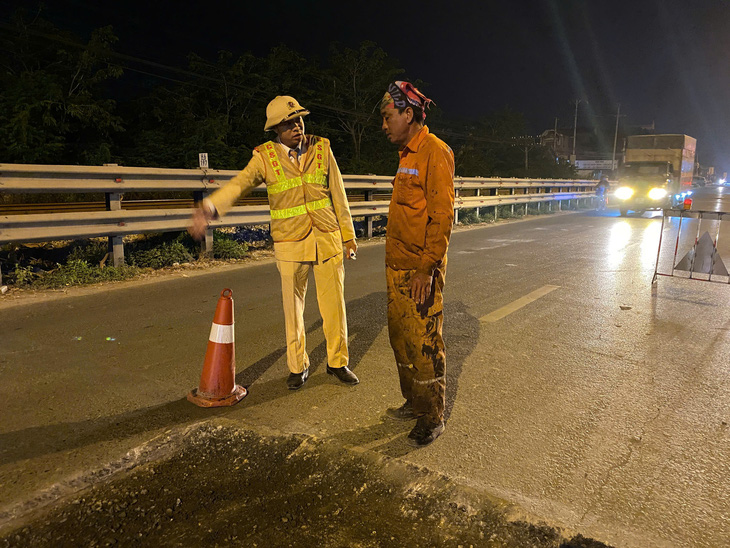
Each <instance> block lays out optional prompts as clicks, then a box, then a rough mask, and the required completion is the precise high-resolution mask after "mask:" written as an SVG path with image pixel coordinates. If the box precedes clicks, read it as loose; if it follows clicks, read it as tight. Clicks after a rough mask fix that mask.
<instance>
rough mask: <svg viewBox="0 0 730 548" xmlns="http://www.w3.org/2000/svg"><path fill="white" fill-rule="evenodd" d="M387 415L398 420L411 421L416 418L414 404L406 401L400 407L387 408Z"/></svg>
mask: <svg viewBox="0 0 730 548" xmlns="http://www.w3.org/2000/svg"><path fill="white" fill-rule="evenodd" d="M385 416H386V417H388V418H389V419H394V420H397V421H410V420H413V419H415V418H416V416H415V415H414V414H413V405H412V404H411V402H409V401H406V403H404V404H403V405H401V406H400V407H390V408H388V409H386V410H385Z"/></svg>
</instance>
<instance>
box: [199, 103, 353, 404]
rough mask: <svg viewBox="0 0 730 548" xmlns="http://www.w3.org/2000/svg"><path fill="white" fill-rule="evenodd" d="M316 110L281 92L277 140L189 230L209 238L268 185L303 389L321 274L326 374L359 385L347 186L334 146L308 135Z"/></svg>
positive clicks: (272, 112) (207, 203) (290, 341)
mask: <svg viewBox="0 0 730 548" xmlns="http://www.w3.org/2000/svg"><path fill="white" fill-rule="evenodd" d="M308 114H309V111H308V110H306V109H305V108H303V107H302V106H301V105H300V104H299V103H298V102H297V100H296V99H294V98H293V97H289V96H286V95H283V96H277V97H276V98H274V99H273V100H272V101H271V102H270V103H269V105H268V106H267V107H266V125H265V126H264V130H265V131H270V130H273V131H274V132H276V134H277V137H276V139H275V140H274V141H269V142H267V143H264V144H262V145H260V146H258V147H256V148H255V149H254V151H253V158H251V161H250V162H249V163H248V165H247V166H246V167H245V168H244V169H243V171H241V172H240V173H239V174H238V175H236V176H235V177H234V178H233V179H231V180H230V181H229V182H228V183H226V184H225V185H224V186H223V187H222V188H220V189H219V190H217V191H216V192H214V193H213V194H211V195H210V197H209V198H206V199H204V200H203V202H202V204H201V207H199V208H197V209H195V211H194V212H193V225H192V227H191V228H190V233H191V235H192V236H193V237H195V238H196V239H201V238H203V236H204V235H205V231H206V229H207V227H208V223H209V222H210V221H211V220H212V219H216V218H218V217H219V216H222V215H225V214H226V212H228V211H229V210H230V209H231V207H232V206H233V204H234V202H235V201H236V200H237V199H238V197H239V196H242V195H246V194H248V193H249V192H250V191H251V190H252V189H253V188H255V187H257V186H258V185H259V184H261V183H266V190H267V193H268V197H269V207H270V212H271V236H272V238H273V240H274V256H275V258H276V266H277V268H278V270H279V273H280V275H281V292H282V298H283V303H284V320H285V326H286V360H287V365H288V367H289V371H290V374H289V377H288V378H287V381H286V382H287V386H288V388H289V389H290V390H296V389H298V388H300V387H301V386H302V385H303V384H304V383H305V382H306V380H307V378H308V376H309V356H308V355H307V351H306V346H305V343H306V340H305V329H304V303H305V297H306V293H307V281H308V278H309V271H310V269H311V270H313V271H314V280H315V285H316V288H317V301H318V303H319V310H320V313H321V315H322V329H323V331H324V336H325V339H326V341H327V361H328V365H327V373H328V374H331V375H334V376H335V377H336V378H337V379H338V380H339V381H341V382H343V383H345V384H347V385H355V384H358V382H360V381H359V380H358V378H357V376H356V375H355V374H354V373H353V372H352V371H351V370H350V369H349V368H348V360H349V354H348V349H347V319H346V314H345V298H344V292H343V288H344V278H345V271H344V266H343V251H342V248H343V244H344V247H345V249H346V252H347V253H346V256H347V258H348V259H351V258H354V257H355V254H356V252H357V243H356V241H355V229H354V227H353V224H352V217H351V215H350V208H349V205H348V203H347V196H346V195H345V187H344V183H343V181H342V175H341V173H340V170H339V168H338V167H337V162H336V161H335V157H334V155H333V154H332V151H331V149H330V143H329V141H328V140H327V139H325V138H323V137H317V136H315V135H307V134H305V132H304V120H303V117H304V116H307V115H308Z"/></svg>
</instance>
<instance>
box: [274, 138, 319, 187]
mask: <svg viewBox="0 0 730 548" xmlns="http://www.w3.org/2000/svg"><path fill="white" fill-rule="evenodd" d="M263 146H264V156H265V158H266V159H267V160H268V161H269V165H270V166H271V170H272V171H273V172H274V176H275V177H276V180H277V181H278V183H276V184H273V185H267V186H266V192H267V193H269V194H279V193H280V192H285V191H287V190H289V189H292V188H296V187H299V186H302V180H303V181H304V182H305V183H308V184H310V185H320V186H324V187H326V186H327V178H326V177H325V175H324V170H323V169H316V170H315V171H314V173H305V174H303V175H302V176H301V177H292V178H291V179H287V178H286V175H284V170H283V168H282V167H281V161H279V156H278V155H277V154H276V148H274V143H273V141H269V142H268V143H264V145H263ZM322 152H323V147H322V143H317V144H316V145H315V154H316V159H318V160H321V159H322ZM320 165H321V163H320Z"/></svg>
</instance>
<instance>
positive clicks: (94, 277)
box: [13, 259, 140, 289]
mask: <svg viewBox="0 0 730 548" xmlns="http://www.w3.org/2000/svg"><path fill="white" fill-rule="evenodd" d="M139 273H140V269H139V268H137V267H134V266H122V267H113V266H107V267H100V266H96V265H94V266H92V265H90V264H89V263H87V262H86V261H84V260H82V259H72V260H70V261H69V262H68V263H66V264H65V265H60V264H59V265H58V266H57V268H54V269H53V270H47V271H46V270H40V271H34V270H33V268H32V267H30V266H16V267H15V271H14V272H13V274H14V275H13V278H14V280H13V281H14V285H15V286H16V287H22V288H30V289H59V288H62V287H68V286H71V285H84V284H93V283H99V282H111V281H119V280H127V279H129V278H133V277H134V276H137V275H138V274H139Z"/></svg>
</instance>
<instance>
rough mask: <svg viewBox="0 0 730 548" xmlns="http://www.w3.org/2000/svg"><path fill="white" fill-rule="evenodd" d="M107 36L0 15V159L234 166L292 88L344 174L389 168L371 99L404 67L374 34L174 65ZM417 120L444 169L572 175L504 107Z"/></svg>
mask: <svg viewBox="0 0 730 548" xmlns="http://www.w3.org/2000/svg"><path fill="white" fill-rule="evenodd" d="M118 41H119V39H118V37H117V36H116V35H115V33H114V30H113V28H112V27H110V26H109V27H103V28H99V29H96V30H94V31H93V32H92V33H91V36H90V38H88V40H82V39H81V38H79V37H78V36H76V35H75V34H74V33H72V32H69V31H66V30H63V29H59V28H56V27H55V26H54V25H53V24H52V23H51V22H49V21H47V20H44V19H43V18H42V17H39V16H37V15H36V16H29V15H28V14H27V13H26V12H24V11H21V10H19V11H17V12H15V13H14V14H13V16H12V18H11V20H10V22H9V23H0V47H1V48H2V50H3V53H4V55H3V56H2V58H1V59H0V66H1V68H2V71H1V74H0V89H1V90H2V93H1V94H0V159H1V160H0V161H2V162H7V163H37V164H83V165H101V164H104V163H118V164H120V165H127V166H148V167H163V168H179V167H186V168H190V167H196V166H197V163H198V153H200V152H207V153H208V155H209V158H210V166H211V167H213V168H217V169H240V168H242V167H244V166H245V165H246V163H247V162H248V160H249V159H250V157H251V151H252V149H253V147H255V146H257V145H259V144H261V143H262V142H264V141H266V140H268V139H270V138H271V135H272V134H270V133H268V134H267V133H265V132H264V131H263V126H264V121H265V116H264V112H265V107H266V104H267V103H268V102H269V101H270V100H271V99H272V98H273V97H274V96H276V95H292V96H294V97H296V98H297V99H298V100H299V101H300V103H301V104H303V105H305V106H306V107H307V108H309V109H310V110H311V111H312V115H311V116H309V117H308V118H307V119H306V126H307V132H308V133H316V134H319V135H323V136H326V137H328V138H329V139H331V141H332V147H333V150H334V152H335V154H336V157H337V159H338V162H339V164H340V168H341V169H342V171H343V173H350V174H382V175H387V174H392V173H393V172H394V171H395V167H396V166H397V155H396V154H395V151H394V149H393V146H392V144H390V143H389V142H388V141H387V140H386V139H385V137H384V136H383V135H382V133H381V131H380V116H379V110H378V106H379V100H380V98H381V97H382V95H383V92H384V90H385V89H386V87H387V84H388V82H390V81H392V80H395V79H408V73H407V71H406V69H405V68H403V67H402V66H401V65H400V63H399V62H398V60H397V59H395V58H393V57H392V56H390V55H388V53H387V52H385V51H384V50H383V49H382V48H380V47H378V46H377V44H375V43H372V42H362V43H361V44H360V45H359V47H356V48H350V47H344V46H342V45H340V44H336V43H333V44H332V45H331V46H330V48H329V51H328V52H327V55H326V57H325V58H324V59H323V60H322V61H320V60H317V59H310V58H307V57H305V56H304V55H302V54H301V53H299V52H297V51H296V50H294V49H291V48H289V47H286V46H283V45H279V46H276V47H274V48H272V49H271V50H270V51H269V53H268V54H266V55H263V56H258V55H254V54H252V53H243V54H234V53H231V52H228V51H221V52H219V53H218V55H217V56H216V57H215V58H214V59H208V58H205V57H202V56H199V55H197V54H190V55H189V57H188V66H187V67H185V68H177V67H169V66H165V65H162V64H158V63H156V62H152V61H149V60H143V59H136V58H133V57H130V56H127V55H124V54H123V53H121V52H118V51H117V50H116V46H117V44H118ZM415 83H416V85H417V86H419V87H420V88H421V89H423V90H424V91H425V92H426V93H427V94H428V85H427V83H424V82H420V81H416V82H415ZM130 89H132V90H133V92H130ZM428 125H429V127H430V128H431V130H432V131H434V133H436V134H437V135H439V136H440V137H442V138H443V139H444V140H445V141H446V142H447V143H449V145H450V146H451V147H452V149H453V150H454V154H455V157H456V172H457V175H461V176H481V177H494V176H500V177H519V176H529V177H571V176H573V169H572V167H570V166H569V165H567V164H566V163H560V162H557V161H556V159H555V157H554V155H553V154H552V153H551V151H550V150H548V149H547V148H545V147H542V146H540V145H539V144H538V143H535V142H534V141H532V140H529V139H528V140H526V139H525V138H524V137H522V136H524V135H525V134H526V133H527V129H526V127H527V123H526V120H525V118H524V116H523V115H522V114H521V113H519V112H515V111H514V110H511V109H509V108H502V109H500V110H496V111H495V112H493V113H491V114H489V115H486V116H483V117H481V118H479V119H473V120H467V119H456V118H450V117H448V116H447V115H446V114H445V113H444V112H443V111H442V110H441V109H439V108H438V107H434V108H432V109H431V110H430V111H429V113H428ZM526 157H527V158H526ZM527 160H529V162H528V161H527Z"/></svg>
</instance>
